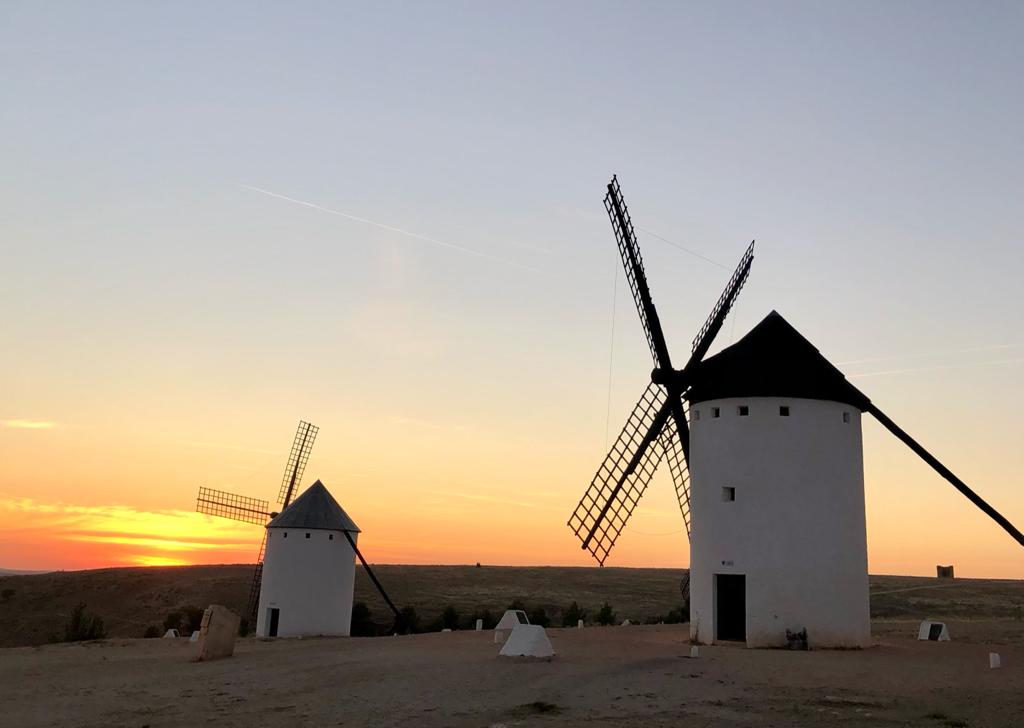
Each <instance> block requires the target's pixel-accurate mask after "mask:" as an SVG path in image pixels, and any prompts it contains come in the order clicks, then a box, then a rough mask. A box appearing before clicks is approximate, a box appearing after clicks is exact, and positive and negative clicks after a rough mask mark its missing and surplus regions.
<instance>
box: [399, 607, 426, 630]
mask: <svg viewBox="0 0 1024 728" xmlns="http://www.w3.org/2000/svg"><path fill="white" fill-rule="evenodd" d="M394 631H395V632H398V634H415V633H416V632H419V631H420V617H419V615H418V614H416V610H415V609H413V608H412V607H402V609H401V611H400V612H399V616H398V619H397V620H396V621H395V630H394Z"/></svg>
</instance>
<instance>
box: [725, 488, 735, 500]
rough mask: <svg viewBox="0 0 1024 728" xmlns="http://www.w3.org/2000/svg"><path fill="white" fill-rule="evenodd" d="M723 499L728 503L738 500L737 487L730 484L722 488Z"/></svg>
mask: <svg viewBox="0 0 1024 728" xmlns="http://www.w3.org/2000/svg"><path fill="white" fill-rule="evenodd" d="M722 500H723V501H725V502H726V503H731V502H732V501H734V500H736V489H735V488H733V487H730V486H725V487H724V488H722Z"/></svg>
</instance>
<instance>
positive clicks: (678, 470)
mask: <svg viewBox="0 0 1024 728" xmlns="http://www.w3.org/2000/svg"><path fill="white" fill-rule="evenodd" d="M689 413H690V408H689V406H688V405H686V404H684V405H683V416H684V417H685V418H686V419H687V421H689V419H690V418H689ZM660 440H661V447H662V449H663V450H664V451H665V459H666V460H668V469H669V471H670V472H671V474H672V484H673V485H674V486H675V489H676V499H677V500H678V501H679V512H680V513H682V514H683V524H684V525H685V526H686V538H690V468H689V467H688V466H687V464H686V456H685V455H684V453H683V443H682V442H681V441H680V439H679V429H678V427H677V425H676V418H675V417H669V418H668V422H666V423H665V429H664V430H662V431H661V438H660Z"/></svg>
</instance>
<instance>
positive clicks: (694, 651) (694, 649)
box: [690, 645, 700, 659]
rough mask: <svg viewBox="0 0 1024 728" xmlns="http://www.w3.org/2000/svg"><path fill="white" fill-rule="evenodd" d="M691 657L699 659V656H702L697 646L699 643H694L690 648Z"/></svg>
mask: <svg viewBox="0 0 1024 728" xmlns="http://www.w3.org/2000/svg"><path fill="white" fill-rule="evenodd" d="M690 657H692V658H693V659H697V658H698V657H700V648H699V647H697V645H694V646H693V647H691V648H690Z"/></svg>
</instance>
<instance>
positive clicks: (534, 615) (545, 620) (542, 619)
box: [526, 607, 551, 627]
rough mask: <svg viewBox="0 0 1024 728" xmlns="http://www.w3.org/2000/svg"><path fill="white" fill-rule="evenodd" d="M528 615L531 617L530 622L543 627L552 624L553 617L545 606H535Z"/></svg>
mask: <svg viewBox="0 0 1024 728" xmlns="http://www.w3.org/2000/svg"><path fill="white" fill-rule="evenodd" d="M526 616H527V617H529V619H530V624H539V625H540V626H541V627H550V626H551V619H550V618H549V617H548V613H547V610H545V609H544V607H534V608H533V609H531V610H530V611H529V612H528V613H527V615H526Z"/></svg>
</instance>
